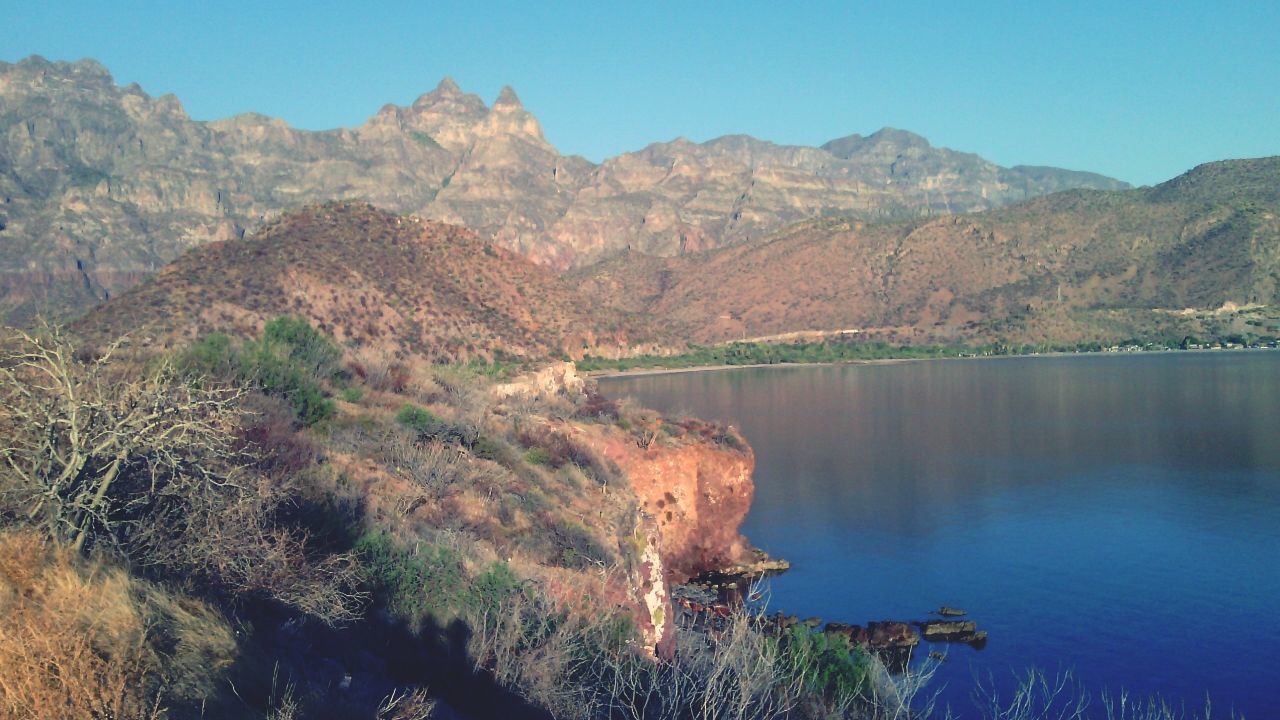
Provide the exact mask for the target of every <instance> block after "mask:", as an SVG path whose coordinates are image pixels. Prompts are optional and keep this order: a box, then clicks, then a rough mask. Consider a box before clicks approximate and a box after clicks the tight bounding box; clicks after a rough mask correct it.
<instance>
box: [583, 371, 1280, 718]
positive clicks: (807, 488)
mask: <svg viewBox="0 0 1280 720" xmlns="http://www.w3.org/2000/svg"><path fill="white" fill-rule="evenodd" d="M602 388H603V389H604V391H605V392H606V393H607V394H610V395H613V396H623V395H632V396H634V397H636V398H637V399H639V400H640V401H642V402H643V403H645V404H647V405H649V406H652V407H655V408H657V409H659V410H662V411H664V412H669V413H671V412H675V413H681V412H683V413H692V414H694V415H698V416H701V417H708V418H718V419H722V420H725V421H727V422H730V423H732V424H733V425H735V426H737V427H738V428H739V429H740V430H741V431H742V432H743V434H744V435H745V436H746V438H747V439H748V441H749V442H750V443H751V445H752V446H753V447H754V448H755V451H756V459H757V469H756V475H755V479H756V500H755V504H754V505H753V509H752V511H751V515H750V516H749V518H748V520H747V523H746V526H745V528H744V530H745V532H746V534H747V536H748V537H750V538H751V540H752V541H753V542H754V543H755V544H757V545H759V546H760V547H763V548H764V549H766V550H768V551H769V552H770V553H771V554H773V555H776V556H780V557H785V558H787V559H789V560H791V561H792V563H793V567H794V569H793V570H792V571H791V572H789V573H787V574H785V575H783V576H781V577H779V578H777V579H775V580H774V581H773V585H772V602H771V607H772V608H773V609H784V610H786V611H787V612H793V613H796V614H798V615H800V616H801V617H805V616H807V615H818V616H821V617H823V618H826V619H829V620H842V621H849V622H864V621H866V620H874V619H890V618H891V619H915V618H923V617H925V616H926V614H927V612H928V611H929V610H931V609H933V608H936V607H938V606H939V605H943V604H946V605H952V606H958V607H961V608H964V609H966V610H968V611H969V613H970V617H971V618H972V619H974V620H976V621H977V622H978V624H979V627H980V628H981V629H985V630H987V631H989V632H990V643H989V644H988V646H987V648H986V649H985V650H982V651H976V650H973V649H971V648H969V647H967V646H946V647H947V648H949V653H950V654H949V657H948V660H947V662H945V663H944V664H943V666H942V669H941V670H940V672H939V674H938V676H937V677H936V684H945V690H944V694H943V699H944V700H945V701H947V702H949V703H950V704H951V705H952V707H953V708H955V709H956V710H958V711H961V714H962V715H963V714H964V713H963V711H964V710H965V709H966V708H971V707H972V705H971V701H970V700H969V692H970V688H971V687H972V684H973V678H974V675H975V674H977V675H980V676H982V677H986V676H987V674H988V673H994V674H995V675H996V676H997V678H998V680H997V682H1001V683H1007V679H1006V678H1008V677H1009V674H1010V672H1012V671H1018V670H1022V669H1025V668H1026V667H1028V666H1039V667H1041V668H1045V669H1047V670H1050V671H1056V670H1058V669H1061V668H1073V669H1074V672H1075V673H1076V676H1077V677H1078V678H1079V679H1080V680H1081V681H1082V682H1084V683H1086V684H1088V685H1089V686H1091V687H1093V688H1095V689H1100V688H1102V687H1104V686H1105V687H1110V688H1112V689H1115V688H1117V687H1119V686H1124V687H1126V688H1128V689H1130V690H1131V691H1134V692H1135V693H1136V694H1138V695H1145V694H1149V693H1152V692H1159V693H1161V694H1163V695H1165V696H1166V697H1171V698H1174V699H1185V700H1186V701H1187V703H1188V705H1189V706H1198V705H1200V704H1202V703H1203V698H1204V695H1205V693H1206V692H1208V693H1210V694H1211V695H1212V697H1213V698H1214V706H1215V717H1216V716H1217V714H1216V713H1217V712H1218V711H1222V710H1225V709H1227V708H1229V707H1232V706H1234V708H1235V709H1236V710H1237V711H1240V712H1243V713H1245V714H1246V715H1248V717H1250V718H1255V719H1256V718H1271V717H1280V353H1276V352H1268V351H1258V352H1250V353H1228V354H1223V353H1172V354H1162V355H1124V356H1099V355H1090V356H1082V357H1065V358H1010V359H995V360H975V361H965V360H949V361H930V362H912V363H902V364H895V365H870V366H868V365H860V366H833V367H804V368H767V369H747V370H733V371H724V372H702V373H685V374H673V375H654V376H644V377H633V378H625V379H611V380H606V381H603V382H602ZM925 647H926V648H927V647H928V646H927V645H926V646H925ZM937 648H938V649H943V646H937Z"/></svg>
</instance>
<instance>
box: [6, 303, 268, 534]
mask: <svg viewBox="0 0 1280 720" xmlns="http://www.w3.org/2000/svg"><path fill="white" fill-rule="evenodd" d="M118 348H119V341H117V343H115V344H112V345H111V346H110V347H108V348H107V349H106V351H105V352H104V353H102V354H101V355H100V356H98V357H96V358H91V359H86V358H84V357H82V356H80V355H78V354H77V353H76V352H75V350H74V349H73V347H72V346H71V344H70V343H69V342H68V341H67V340H66V339H65V338H64V337H63V336H62V335H61V333H60V332H59V331H58V330H57V329H55V328H44V329H43V331H41V332H39V333H36V334H32V333H27V332H24V331H21V330H18V331H14V334H13V336H12V337H11V338H10V339H9V340H8V341H7V342H6V343H5V345H4V348H3V350H0V427H2V428H3V429H4V431H5V433H4V434H5V437H6V438H7V439H8V440H7V443H6V446H5V447H4V449H3V450H2V451H0V452H2V453H3V469H4V471H5V473H4V477H0V492H2V493H3V497H4V500H5V504H6V505H7V506H8V507H9V508H11V509H15V510H17V511H18V512H19V513H20V514H21V515H22V516H25V519H26V520H27V521H29V522H33V523H36V524H39V525H42V526H44V527H45V528H46V529H47V530H48V531H49V532H50V533H51V534H54V535H57V536H60V537H63V538H66V539H67V540H69V541H70V542H71V543H72V544H73V546H74V547H76V548H77V549H78V548H81V547H83V546H84V545H85V543H86V542H87V541H88V540H89V539H90V538H91V537H94V536H96V535H107V536H111V535H113V534H114V531H116V530H117V524H118V523H120V522H122V521H123V520H124V519H125V518H128V517H130V514H131V513H130V511H131V510H133V509H135V508H136V507H138V506H141V505H146V504H149V503H153V502H155V501H156V498H158V497H163V496H165V495H169V494H174V493H178V494H182V493H189V492H192V491H198V490H199V486H202V485H221V484H226V483H233V482H235V479H234V478H235V471H236V467H237V462H236V457H235V456H236V454H237V453H236V449H235V444H234V439H235V435H234V431H235V428H236V426H237V423H238V421H239V418H240V413H239V410H238V409H237V402H238V401H239V399H240V397H241V396H242V395H243V394H244V390H243V389H242V388H239V387H234V386H232V387H228V386H222V385H213V384H207V383H197V382H186V381H184V380H183V379H182V378H180V377H179V375H178V373H177V371H176V370H175V368H174V367H173V365H172V364H171V363H170V362H168V361H167V360H165V359H160V360H157V361H155V362H153V363H150V364H147V365H143V366H142V367H137V368H134V372H122V371H121V368H120V367H119V366H118V365H117V364H115V363H113V362H112V360H113V356H114V355H115V353H116V351H117V350H118Z"/></svg>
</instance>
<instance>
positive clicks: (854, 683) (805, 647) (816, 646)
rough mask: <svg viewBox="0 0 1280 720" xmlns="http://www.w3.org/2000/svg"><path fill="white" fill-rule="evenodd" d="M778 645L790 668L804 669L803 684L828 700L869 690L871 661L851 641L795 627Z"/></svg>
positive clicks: (781, 638) (806, 628) (783, 636)
mask: <svg viewBox="0 0 1280 720" xmlns="http://www.w3.org/2000/svg"><path fill="white" fill-rule="evenodd" d="M777 642H778V643H779V644H780V649H781V651H782V654H783V656H784V657H786V658H787V659H788V661H789V662H788V663H787V666H788V667H791V668H803V669H804V670H803V671H802V672H804V678H803V682H804V684H805V687H806V689H808V690H809V691H810V692H813V693H815V694H819V695H825V696H826V697H829V698H833V697H841V696H844V697H852V696H855V695H859V694H861V693H862V691H863V690H865V682H866V678H867V668H868V661H867V658H866V656H865V655H863V654H862V652H861V651H859V650H858V649H856V648H853V649H851V648H850V647H849V645H848V643H847V642H845V641H844V640H840V639H835V638H832V637H831V636H829V635H827V634H826V633H823V632H815V631H814V630H812V629H810V628H809V627H807V626H804V625H795V626H793V627H791V629H790V631H789V632H787V633H784V634H783V635H781V636H780V637H779V638H778V640H777Z"/></svg>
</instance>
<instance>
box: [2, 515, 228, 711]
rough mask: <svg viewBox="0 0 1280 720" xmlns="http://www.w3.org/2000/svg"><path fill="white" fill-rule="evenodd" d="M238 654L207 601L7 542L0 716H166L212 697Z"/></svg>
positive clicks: (65, 551) (45, 548)
mask: <svg viewBox="0 0 1280 720" xmlns="http://www.w3.org/2000/svg"><path fill="white" fill-rule="evenodd" d="M158 646H163V647H164V648H165V652H164V654H163V655H162V654H161V653H159V652H157V649H156V648H157V647H158ZM235 650H236V645H235V640H234V637H233V636H232V634H231V631H230V629H229V628H227V626H226V625H225V623H223V622H222V621H221V620H220V619H219V618H218V617H217V616H216V615H215V614H213V613H212V612H211V611H209V610H208V609H207V608H205V607H204V606H202V605H200V604H199V603H195V602H193V601H190V600H180V599H176V598H174V597H172V596H169V595H167V594H165V593H163V592H162V591H160V590H159V589H158V588H154V587H151V586H149V585H147V584H146V583H143V582H140V581H136V580H132V579H131V578H130V577H129V576H128V574H127V573H125V572H124V571H123V570H121V569H119V568H116V567H112V566H109V565H107V564H105V563H104V562H102V561H100V560H85V559H82V558H81V557H80V556H79V554H78V553H76V552H74V551H73V550H72V549H71V548H68V547H66V546H61V545H56V544H54V543H52V542H50V541H47V540H45V539H43V538H40V537H39V536H38V535H36V534H34V533H31V532H23V531H13V530H10V531H6V532H4V533H2V534H0V718H4V719H5V720H9V719H12V720H18V719H19V718H21V719H22V720H28V719H30V718H45V719H48V720H61V719H62V718H66V719H67V720H71V719H72V718H75V719H76V720H80V719H82V718H118V719H119V720H142V719H144V718H146V719H149V718H160V717H164V716H165V709H164V707H163V705H165V704H168V701H170V700H176V701H178V702H182V701H187V702H188V703H194V702H198V701H199V698H200V697H201V696H207V695H208V694H209V693H211V692H212V688H211V684H212V682H213V681H214V678H216V677H217V675H218V673H219V671H220V670H221V669H222V668H224V667H225V666H227V665H228V664H229V663H230V661H231V659H232V658H233V657H234V654H235Z"/></svg>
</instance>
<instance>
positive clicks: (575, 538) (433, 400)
mask: <svg viewBox="0 0 1280 720" xmlns="http://www.w3.org/2000/svg"><path fill="white" fill-rule="evenodd" d="M0 372H2V373H3V374H4V376H3V378H2V379H3V382H2V383H0V427H2V429H3V432H4V433H5V436H6V437H8V438H10V442H9V446H8V447H7V449H6V450H5V453H4V456H3V466H0V606H3V609H4V610H5V612H4V613H3V618H0V639H3V642H0V659H3V660H4V661H5V662H4V663H3V667H0V717H4V718H10V717H11V718H15V719H16V718H26V717H31V716H33V713H34V714H35V715H39V716H47V717H67V718H72V717H75V718H80V717H116V718H187V717H191V718H194V717H237V718H239V717H263V718H287V717H288V718H301V717H308V718H311V717H314V718H352V717H367V718H375V717H376V718H401V719H402V720H408V719H410V718H424V717H427V716H428V714H429V712H430V711H431V709H432V707H437V708H439V707H442V705H441V703H443V704H444V705H448V706H450V707H451V708H453V710H454V711H456V712H460V713H462V714H463V715H464V716H476V717H486V716H493V715H495V714H497V715H511V716H543V715H544V714H546V713H550V714H552V715H554V716H556V717H569V718H584V719H585V718H605V717H618V716H620V715H621V716H626V717H645V718H666V717H672V718H674V717H687V716H688V715H689V713H690V712H692V711H693V710H694V708H696V707H703V709H704V710H707V711H708V713H709V714H708V715H707V717H768V716H773V715H774V714H776V713H778V712H781V713H784V714H785V713H789V714H791V715H793V716H797V717H801V716H810V715H814V716H823V717H826V716H829V715H830V713H831V712H840V713H846V714H848V713H852V714H853V715H854V716H858V715H861V714H865V713H866V712H871V710H872V709H873V708H874V707H876V706H877V705H876V700H875V692H876V688H888V687H894V685H893V683H892V682H891V681H889V680H885V679H884V678H880V680H879V681H878V684H876V683H873V682H872V679H871V678H872V675H871V674H870V673H872V669H873V668H875V667H877V666H876V665H875V664H874V662H873V661H872V659H871V658H869V657H868V656H866V655H863V654H861V653H860V652H858V651H856V650H854V649H851V648H848V647H847V646H845V647H843V649H841V648H836V647H830V646H828V645H826V644H825V643H826V640H825V639H819V638H818V637H817V636H816V635H814V634H813V633H810V632H809V631H808V630H805V631H804V633H803V634H791V635H783V636H774V637H770V636H766V635H765V634H763V633H762V632H761V628H760V627H759V626H758V625H757V624H755V623H753V622H751V621H749V620H748V619H747V618H746V617H745V616H744V617H743V618H740V619H739V620H736V621H734V623H733V624H732V625H731V626H730V628H729V629H728V630H726V631H725V633H724V634H723V635H722V636H720V637H718V638H717V639H714V640H713V639H711V638H709V637H708V636H707V635H705V634H703V633H695V632H682V633H681V635H680V637H679V640H678V651H677V655H676V659H675V660H674V661H666V662H655V661H654V660H653V659H651V658H649V657H646V655H645V654H644V653H643V652H640V651H639V650H638V648H639V647H640V646H641V645H642V644H643V643H642V638H641V637H640V628H639V627H638V626H637V625H636V621H635V617H636V615H635V613H636V609H635V606H634V601H632V600H629V599H627V598H628V595H627V593H628V591H627V590H626V588H627V583H628V582H629V581H628V580H627V578H628V577H630V576H631V574H632V573H634V572H635V567H634V565H635V563H637V562H638V561H639V557H638V555H637V552H636V549H635V547H634V543H635V540H634V537H635V522H636V517H637V516H636V500H635V497H634V495H633V494H632V493H631V492H630V490H629V486H628V483H627V479H626V477H625V476H624V475H622V474H621V473H620V471H619V470H618V469H617V468H616V467H614V466H612V465H611V464H610V463H609V462H608V461H606V460H605V459H603V458H602V457H601V456H600V455H598V453H597V452H596V451H595V450H594V449H593V448H592V447H590V446H589V445H587V444H584V443H583V442H582V441H581V440H579V439H576V436H575V435H574V434H572V433H570V432H567V431H566V430H565V428H566V427H567V426H566V423H574V422H582V423H591V424H592V425H593V426H597V427H598V426H601V425H602V424H603V425H613V424H616V425H617V426H618V427H617V429H616V430H614V431H612V432H618V433H621V434H623V436H624V437H627V438H630V441H633V442H640V440H639V436H638V435H637V434H636V433H637V432H638V430H637V426H638V425H640V424H643V423H645V422H648V421H650V420H651V419H652V418H649V417H648V415H644V417H643V419H642V418H640V417H638V416H637V415H636V413H638V412H640V411H639V410H638V409H634V408H631V407H630V406H623V405H620V404H618V403H613V402H611V401H605V400H603V399H602V398H600V396H598V395H596V394H594V393H586V394H581V395H564V394H553V395H535V396H523V395H521V396H508V397H506V399H496V398H497V396H494V395H492V394H491V390H490V383H491V381H490V380H488V379H487V378H486V377H485V376H484V375H482V374H480V373H477V372H476V371H474V370H472V369H468V368H467V367H466V366H461V365H455V366H439V365H433V364H430V363H425V362H422V361H421V360H414V359H412V358H410V359H406V360H402V361H395V360H391V359H389V358H387V357H386V356H384V355H381V354H378V353H375V352H371V351H358V350H348V351H345V352H343V351H340V350H339V349H338V346H337V345H336V344H334V343H333V341H332V339H331V338H327V337H326V336H324V335H323V334H322V333H319V332H318V331H316V330H315V329H314V328H313V327H312V326H310V325H309V324H307V323H306V322H304V321H301V320H299V319H297V318H289V317H281V318H276V319H273V320H272V321H270V322H268V323H267V325H266V327H265V329H264V331H263V332H262V333H261V334H260V335H259V336H258V337H256V338H253V339H250V340H244V341H236V340H233V339H232V338H229V337H227V336H208V337H205V338H202V339H200V340H199V341H197V342H196V343H194V344H192V345H191V346H189V347H187V348H183V349H180V350H178V351H175V352H171V353H166V354H159V355H155V354H146V353H143V354H138V353H136V352H134V351H131V350H130V349H129V348H128V347H127V346H126V345H124V344H120V343H113V344H110V345H107V346H96V347H91V346H77V345H75V344H73V342H72V340H71V339H70V338H69V337H68V336H66V335H63V334H62V333H61V332H60V331H58V330H56V329H53V328H46V329H43V330H41V331H38V332H21V331H17V332H13V333H11V334H10V335H9V336H8V337H6V338H5V339H4V342H3V354H2V355H0ZM352 389H358V390H359V392H354V393H352V392H346V391H349V390H352ZM339 397H341V398H342V399H339ZM317 408H323V411H322V412H318V411H317ZM690 422H691V421H690ZM686 424H687V423H686ZM624 426H625V427H626V428H628V429H624ZM672 427H673V429H672V430H671V431H670V432H666V433H661V434H660V437H659V434H655V435H654V436H650V437H648V438H647V441H648V442H649V443H655V442H657V443H682V442H702V441H704V440H703V438H704V437H708V438H712V439H714V437H716V433H715V432H714V428H712V429H711V430H707V429H706V428H702V427H697V428H694V430H686V431H685V432H683V433H682V432H677V430H676V429H675V427H676V426H674V425H673V426H672ZM689 427H693V426H692V425H690V426H689ZM707 427H708V428H710V427H711V426H710V425H708V426H707ZM721 435H725V433H724V431H723V430H722V431H721ZM725 437H729V435H725ZM681 438H684V439H681ZM713 441H714V440H713ZM724 442H728V440H725V441H724ZM601 487H603V488H607V492H605V493H603V494H602V493H601V492H600V491H599V490H598V489H597V488H601ZM587 518H590V520H588V519H587ZM410 658H417V659H416V660H410ZM393 667H396V668H401V669H399V670H396V671H394V672H392V670H391V669H392V668H393ZM53 668H56V670H54V669H53ZM344 678H345V679H344ZM710 699H713V700H714V701H715V702H714V705H713V706H707V707H704V706H703V703H705V702H707V701H708V700H710ZM54 707H57V708H63V709H65V713H64V714H63V715H57V714H56V712H54V714H46V713H45V711H44V709H45V708H54ZM33 708H36V709H37V710H34V711H33ZM51 712H53V711H51ZM57 712H62V710H59V711H57Z"/></svg>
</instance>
